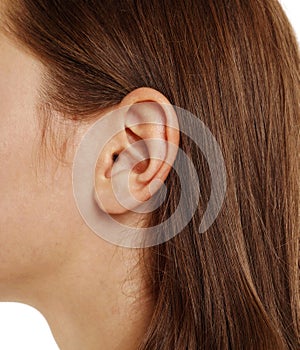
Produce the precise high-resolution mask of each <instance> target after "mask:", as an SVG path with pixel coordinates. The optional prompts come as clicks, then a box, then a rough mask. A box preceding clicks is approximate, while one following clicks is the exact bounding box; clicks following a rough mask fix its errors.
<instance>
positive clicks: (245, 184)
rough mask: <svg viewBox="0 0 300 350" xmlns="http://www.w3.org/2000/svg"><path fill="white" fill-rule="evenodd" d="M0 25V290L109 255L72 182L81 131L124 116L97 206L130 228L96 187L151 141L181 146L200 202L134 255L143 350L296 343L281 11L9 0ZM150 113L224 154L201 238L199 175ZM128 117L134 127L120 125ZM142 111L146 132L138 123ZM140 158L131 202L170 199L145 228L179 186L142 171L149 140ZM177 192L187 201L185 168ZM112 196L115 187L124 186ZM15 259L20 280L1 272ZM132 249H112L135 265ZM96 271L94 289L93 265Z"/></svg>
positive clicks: (291, 113) (165, 171)
mask: <svg viewBox="0 0 300 350" xmlns="http://www.w3.org/2000/svg"><path fill="white" fill-rule="evenodd" d="M1 20H2V25H3V31H4V33H5V35H3V36H2V37H1V42H0V45H1V55H0V60H1V61H0V64H1V65H0V69H1V81H0V84H1V85H0V89H1V97H2V96H4V98H3V99H2V100H1V102H0V104H1V105H0V107H1V114H3V119H2V122H1V123H3V126H2V128H1V134H2V135H1V138H2V140H3V142H2V144H1V149H0V151H1V154H2V155H3V156H1V158H3V159H2V161H3V163H2V164H4V167H2V168H1V169H2V171H1V182H2V183H3V184H4V196H3V199H2V201H1V206H4V207H5V208H7V209H6V210H4V209H3V210H2V211H1V213H2V214H1V221H0V225H1V227H2V230H1V237H2V238H1V239H3V242H6V248H5V253H4V254H3V257H4V258H3V260H4V263H3V264H2V270H3V271H2V270H1V276H0V279H1V280H5V282H7V280H8V279H9V276H10V274H11V273H12V271H13V276H14V278H16V280H18V279H19V278H20V271H22V277H23V278H25V279H26V278H28V276H31V277H32V278H35V279H36V278H37V277H39V278H42V277H43V278H45V277H44V276H45V275H47V273H48V275H50V274H51V273H52V274H53V271H55V272H56V273H57V271H59V268H60V266H62V265H63V264H64V263H65V264H67V263H66V261H72V259H75V258H76V259H77V258H78V256H80V257H81V259H82V261H89V259H91V258H90V257H89V256H86V255H84V257H83V253H82V251H84V252H85V254H88V253H87V252H90V251H91V255H93V256H94V255H97V252H99V251H101V254H102V253H103V254H104V255H105V256H106V259H109V257H110V254H113V252H114V248H113V246H110V245H109V244H107V243H106V242H102V241H101V239H100V238H98V237H97V236H93V238H91V236H92V234H91V232H89V228H88V227H86V225H85V224H84V223H83V221H82V219H81V217H80V215H79V213H78V212H77V209H76V205H75V202H74V199H73V194H72V181H71V172H72V160H73V157H74V154H75V150H76V147H77V146H78V144H79V142H80V140H81V137H82V135H83V134H84V132H85V131H86V130H87V128H88V127H89V126H90V125H91V124H92V123H93V122H94V121H96V120H98V119H101V118H102V117H103V116H104V115H105V114H107V112H111V111H115V110H118V109H119V108H125V109H124V110H125V111H127V112H128V114H126V113H124V115H123V119H122V118H120V119H119V120H120V122H121V123H123V124H121V130H123V131H122V132H121V133H120V134H118V136H116V137H115V138H114V139H112V140H111V142H109V143H108V144H107V147H106V148H105V149H104V153H103V155H102V158H101V156H100V158H99V161H98V163H97V165H98V166H97V170H96V171H98V173H97V172H96V191H98V192H99V193H100V194H101V193H102V195H103V193H104V194H105V196H104V198H105V201H106V207H105V208H104V207H101V209H102V210H103V209H104V210H106V211H107V212H108V213H110V214H114V215H116V216H118V215H120V214H122V219H120V218H119V219H120V220H122V221H125V222H130V221H131V220H133V213H131V211H130V210H129V211H126V210H125V211H124V210H123V209H122V208H120V207H118V206H117V204H116V202H115V201H114V199H113V194H112V190H111V187H110V180H107V179H108V178H109V177H107V176H106V175H107V174H109V171H110V168H111V167H112V164H113V159H114V156H115V155H118V154H119V153H120V151H122V150H123V149H125V148H126V146H128V145H129V144H130V143H131V142H133V141H137V140H142V141H144V140H146V139H147V138H160V139H163V140H166V141H170V142H171V143H173V144H174V145H179V146H180V148H181V149H182V150H183V152H184V153H185V154H187V155H188V156H189V157H190V159H191V160H192V162H193V164H194V166H195V168H196V171H197V173H198V177H199V181H200V197H199V205H198V208H197V210H196V212H195V214H194V216H193V218H192V220H191V221H190V222H189V224H188V225H187V226H186V227H185V228H184V230H183V231H182V232H180V233H179V234H178V235H177V236H176V237H174V238H173V239H171V240H169V241H167V242H165V243H164V244H161V245H158V246H155V247H152V248H148V249H146V250H145V255H146V256H147V259H146V260H147V266H146V269H145V271H146V272H147V273H146V274H145V273H144V272H143V274H142V275H143V279H144V281H145V282H146V283H145V285H146V286H147V290H148V292H149V294H150V295H151V299H152V300H153V303H154V306H153V309H152V310H153V315H152V320H151V322H150V324H149V327H148V328H147V332H146V335H145V337H144V339H143V341H142V345H141V348H143V349H170V348H175V349H198V348H199V347H200V348H201V347H202V348H204V349H211V348H222V349H226V348H228V349H229V348H264V349H273V348H282V349H284V348H293V347H294V348H295V347H297V344H298V343H297V341H298V340H297V337H298V336H299V333H298V332H299V330H298V329H297V326H298V325H297V317H298V316H299V305H298V301H299V294H298V288H297V276H298V271H297V262H298V256H297V247H298V236H297V233H298V229H299V228H298V226H297V224H298V222H297V220H298V200H299V191H298V186H297V179H298V177H299V175H298V169H297V166H296V164H297V163H296V156H297V154H296V149H297V148H296V147H297V142H298V141H297V133H298V130H297V121H298V119H297V118H298V117H299V53H298V48H297V44H296V40H295V36H294V33H293V32H292V30H291V27H290V25H289V23H288V21H287V19H286V17H285V15H284V13H283V11H282V9H281V7H280V5H279V4H278V3H277V2H276V1H265V2H258V1H247V2H243V1H239V0H235V1H233V0H232V1H226V2H224V1H220V2H213V1H197V2H195V1H185V2H183V1H176V2H175V3H174V2H171V1H152V2H149V1H138V2H134V1H129V0H128V1H122V2H117V1H107V2H100V1H53V2H46V1H42V0H40V1H30V0H23V1H22V0H20V1H14V2H12V3H9V2H6V4H5V5H3V6H2V11H1ZM13 43H14V44H13ZM18 45H19V46H18ZM147 101H148V102H149V101H152V102H154V103H155V104H152V106H155V107H153V109H152V110H151V108H150V105H151V104H148V106H149V108H146V109H143V108H139V107H140V106H141V104H140V103H141V102H147ZM161 103H163V104H169V105H175V106H179V107H181V108H183V109H186V110H188V111H189V112H191V113H193V114H194V115H196V116H197V117H198V118H199V119H200V120H202V121H203V122H204V123H205V125H206V126H207V127H208V128H209V129H210V131H211V132H212V134H213V135H214V137H215V138H216V140H217V142H218V143H219V145H220V149H221V151H222V154H223V157H224V161H225V166H226V172H227V192H226V197H225V200H224V203H223V207H222V210H221V211H220V213H219V215H218V217H217V219H216V220H215V222H214V223H213V225H212V226H211V227H210V228H209V229H208V230H207V231H206V232H205V233H203V234H201V235H200V234H199V233H198V228H199V225H200V222H201V218H202V216H203V213H204V211H205V208H206V205H207V202H208V199H209V196H210V189H211V179H210V172H209V167H208V165H207V162H206V160H205V158H204V156H203V154H202V153H201V151H200V150H199V148H198V147H197V146H196V145H195V143H194V142H193V141H192V140H190V139H189V138H188V137H187V136H186V135H184V134H183V133H181V134H180V139H179V134H178V133H177V132H176V130H170V129H169V128H168V127H167V126H164V127H162V126H161V121H162V124H164V123H166V122H167V123H169V122H170V123H176V114H174V113H168V112H166V110H165V109H163V108H162V107H161V106H160V104H161ZM126 106H132V109H131V110H130V109H129V108H127V109H126ZM133 110H134V111H135V115H137V118H138V120H139V122H140V123H141V125H140V126H139V128H127V126H128V124H126V121H128V119H127V118H129V115H130V112H132V111H133ZM149 115H150V116H151V118H152V116H153V117H155V118H154V121H155V123H158V125H156V127H149V125H145V124H143V123H142V121H143V120H145V118H146V119H147V118H148V116H149ZM180 120H181V123H182V122H183V121H182V119H180ZM181 127H182V124H180V123H179V129H181ZM185 127H186V125H185ZM187 127H188V128H193V125H188V126H187ZM108 132H109V131H108V130H103V135H105V134H106V133H108ZM99 137H101V135H100V136H99ZM40 142H41V143H40ZM41 150H42V152H41ZM37 152H39V153H37ZM140 152H141V153H142V154H144V155H145V156H147V155H148V157H149V158H150V161H145V162H143V163H141V164H140V166H139V167H138V168H136V169H135V170H136V171H135V174H136V177H134V178H133V180H132V183H131V184H130V185H131V190H132V191H133V192H134V195H135V196H136V197H137V198H138V199H139V200H140V201H141V202H143V201H145V200H147V199H148V198H149V196H150V195H151V193H149V191H148V192H147V186H146V185H147V181H148V180H149V179H150V177H151V176H152V177H153V176H154V177H157V178H158V179H161V180H163V181H164V182H165V185H166V187H167V191H168V192H167V193H168V196H167V199H166V200H165V201H164V203H163V204H162V206H160V207H159V208H158V209H156V210H155V211H154V212H153V213H151V214H149V215H147V216H145V218H146V219H147V225H152V226H154V225H157V224H159V223H160V222H162V221H164V220H166V219H167V218H168V217H169V216H170V215H171V214H172V213H173V212H174V210H175V208H176V205H177V204H178V201H179V197H180V188H181V187H180V182H179V179H178V177H177V176H176V174H175V171H174V170H173V169H170V164H169V165H167V164H164V163H161V162H153V160H152V163H151V154H152V153H151V152H153V149H152V148H151V146H149V145H148V147H147V142H145V143H144V146H143V148H142V149H141V150H140ZM53 156H55V157H54V158H58V160H55V159H53ZM175 156H176V154H171V155H170V157H171V158H172V157H175ZM33 160H34V161H35V160H36V161H37V160H38V162H33ZM175 162H178V158H177V159H176V160H175ZM33 164H35V165H36V166H33ZM151 164H152V165H151ZM153 164H154V165H153ZM149 169H150V170H149ZM149 172H150V173H149ZM34 174H35V176H36V177H34V176H33V175H34ZM143 174H148V175H149V176H150V177H149V176H148V177H147V176H146V175H144V177H143ZM152 177H151V178H152ZM141 179H144V182H143V181H141ZM186 182H187V183H188V184H189V188H190V192H191V194H193V188H194V186H195V184H194V182H193V178H192V176H191V174H190V173H189V172H187V173H186ZM119 186H120V187H121V190H122V186H124V182H122V181H121V180H120V181H119ZM190 200H191V201H193V200H194V198H190ZM104 206H105V203H104ZM180 214H182V215H180ZM183 214H184V213H179V215H178V220H182V216H183ZM174 225H175V226H176V224H174ZM175 226H174V227H169V230H170V232H172V231H173V230H176V227H175ZM164 234H167V233H164ZM87 235H89V241H88V242H87V241H86V239H87V238H86V237H87ZM19 242H20V243H21V247H18V249H15V247H17V246H18V244H19ZM125 252H126V253H125ZM17 253H19V254H18V258H20V259H21V260H20V261H21V262H22V264H19V265H18V264H17V265H18V266H19V267H20V266H22V269H19V268H18V269H16V268H13V266H17V265H15V261H16V259H17V256H16V254H17ZM139 253H140V252H135V253H132V252H131V253H129V251H127V250H123V251H122V254H125V258H128V259H129V256H130V257H131V256H132V255H134V256H135V258H134V261H135V262H136V259H138V257H139ZM12 257H13V259H12ZM77 260H78V259H77ZM104 260H105V259H104V258H103V261H104ZM12 262H13V263H14V264H12ZM139 264H142V262H139ZM133 265H134V263H132V266H133ZM3 266H4V267H3ZM118 268H120V267H118ZM14 269H15V271H14ZM97 273H103V275H102V276H101V278H104V277H103V276H105V268H104V267H103V269H102V270H101V271H100V272H99V271H97ZM97 277H98V276H97ZM6 284H7V283H6Z"/></svg>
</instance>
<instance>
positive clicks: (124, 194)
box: [95, 88, 179, 214]
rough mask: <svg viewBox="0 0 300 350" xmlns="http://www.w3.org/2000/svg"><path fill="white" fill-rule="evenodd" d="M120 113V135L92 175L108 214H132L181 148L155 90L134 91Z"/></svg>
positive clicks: (173, 119) (172, 118) (173, 121)
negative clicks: (129, 212)
mask: <svg viewBox="0 0 300 350" xmlns="http://www.w3.org/2000/svg"><path fill="white" fill-rule="evenodd" d="M141 89H142V91H141ZM151 97H152V98H151ZM162 101H164V103H163V102H162ZM166 102H167V103H166ZM119 108H120V111H121V110H123V111H122V112H121V115H122V117H121V124H122V130H121V132H120V133H119V134H118V135H116V136H115V137H113V138H112V140H111V141H110V142H109V143H108V144H107V145H106V146H105V147H104V149H103V152H102V153H103V154H102V155H101V156H100V158H99V161H98V165H97V167H96V169H97V171H96V174H95V177H96V179H95V180H96V181H95V191H96V195H97V201H98V204H99V206H100V208H101V209H102V210H104V211H105V212H107V213H109V214H124V213H125V212H127V211H131V210H134V209H135V208H136V207H137V206H139V205H141V204H143V203H145V202H146V201H147V200H148V199H149V198H150V197H151V196H153V194H154V193H155V192H156V191H157V190H159V187H160V186H161V185H162V184H163V182H164V181H165V179H166V178H167V176H168V174H169V172H170V170H171V167H172V164H173V162H174V160H175V158H176V153H177V147H178V143H179V130H178V121H177V116H176V113H175V110H174V109H173V107H172V106H171V104H170V103H169V102H168V101H167V100H166V98H165V97H164V96H163V95H162V94H160V93H159V92H158V91H156V90H153V89H149V88H140V89H137V90H135V91H133V92H131V93H130V96H129V95H127V98H124V100H123V101H122V103H121V104H120V106H119ZM169 144H171V146H172V147H170V145H169ZM101 159H102V160H103V159H106V162H103V161H102V163H101ZM108 160H109V161H108ZM103 175H104V176H103Z"/></svg>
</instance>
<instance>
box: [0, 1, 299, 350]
mask: <svg viewBox="0 0 300 350" xmlns="http://www.w3.org/2000/svg"><path fill="white" fill-rule="evenodd" d="M264 1H268V0H264ZM281 3H282V5H283V8H284V9H285V11H286V13H287V15H288V17H289V18H290V21H291V23H292V25H293V26H294V29H295V31H296V35H297V37H298V41H299V42H300V1H299V0H281ZM0 349H1V350H58V347H57V345H56V343H55V341H54V339H53V337H52V335H51V331H50V328H49V326H48V324H47V322H46V320H45V318H44V317H43V316H42V315H41V313H40V312H38V311H37V310H35V309H34V308H32V307H30V306H27V305H24V304H19V303H0Z"/></svg>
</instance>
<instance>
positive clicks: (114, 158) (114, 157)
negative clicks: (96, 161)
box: [112, 152, 119, 162]
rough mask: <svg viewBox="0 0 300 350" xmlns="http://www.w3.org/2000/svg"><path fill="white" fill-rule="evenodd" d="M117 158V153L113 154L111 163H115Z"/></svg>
mask: <svg viewBox="0 0 300 350" xmlns="http://www.w3.org/2000/svg"><path fill="white" fill-rule="evenodd" d="M118 158H119V153H116V152H115V153H114V154H113V155H112V160H113V162H116V161H117V160H118Z"/></svg>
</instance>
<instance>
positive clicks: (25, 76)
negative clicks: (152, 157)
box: [0, 34, 178, 350]
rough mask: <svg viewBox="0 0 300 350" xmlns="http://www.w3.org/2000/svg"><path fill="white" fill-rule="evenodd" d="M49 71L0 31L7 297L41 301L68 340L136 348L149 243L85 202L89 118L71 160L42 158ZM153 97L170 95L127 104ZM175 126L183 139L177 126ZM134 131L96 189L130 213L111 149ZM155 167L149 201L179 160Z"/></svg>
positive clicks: (140, 93)
mask: <svg viewBox="0 0 300 350" xmlns="http://www.w3.org/2000/svg"><path fill="white" fill-rule="evenodd" d="M42 73H43V66H42V64H41V63H40V62H39V61H38V60H37V59H35V58H33V57H32V56H31V55H29V54H28V53H26V52H25V50H22V49H21V48H20V47H17V46H16V44H15V43H13V42H12V41H11V40H10V39H8V38H7V37H5V36H4V35H2V34H0V96H1V99H0V115H1V118H0V133H1V134H0V140H1V141H0V161H1V167H0V181H1V201H0V244H1V253H0V301H16V302H22V303H26V304H29V305H31V306H33V307H35V308H36V309H38V310H39V311H40V312H41V313H42V314H43V315H44V316H45V318H46V320H47V321H48V323H49V325H50V328H51V330H52V332H53V335H54V337H55V339H56V342H57V344H58V346H59V347H60V348H61V349H70V350H71V349H72V350H77V349H99V348H100V349H125V350H126V349H134V348H136V347H137V344H138V343H139V341H140V339H141V338H142V336H143V334H144V332H145V330H146V327H147V325H148V324H149V322H150V319H151V315H152V312H153V300H152V299H151V296H150V295H149V293H147V289H146V286H145V280H146V279H145V276H144V272H143V269H142V268H141V266H140V265H139V264H138V261H139V258H140V251H139V250H137V249H126V248H122V247H118V246H116V245H114V244H111V243H109V242H107V241H105V240H104V239H102V238H101V237H99V236H98V235H96V234H95V233H94V232H92V231H91V230H90V229H89V227H88V226H87V225H86V224H85V223H84V221H83V219H82V217H81V216H80V214H79V212H78V209H77V207H76V205H75V201H74V198H73V191H72V160H73V157H74V153H75V150H76V147H77V146H78V144H79V141H80V139H81V137H82V135H83V133H84V131H85V130H86V128H87V126H82V127H78V130H77V131H76V133H75V135H74V137H73V139H72V141H73V142H72V145H71V146H69V148H68V150H67V151H68V152H67V154H68V156H67V160H66V163H65V164H62V163H59V162H58V161H57V160H56V159H55V157H53V156H51V154H47V155H45V158H44V159H43V164H44V165H43V166H42V167H39V166H38V165H37V162H36V159H37V153H38V151H39V150H40V148H41V145H40V143H39V139H38V137H37V135H39V132H40V125H39V124H38V122H37V118H38V114H37V111H36V109H35V106H36V105H37V103H38V89H39V87H40V84H41V76H42ZM144 100H145V101H147V100H152V101H158V102H159V101H163V102H168V101H166V99H165V98H164V97H163V96H162V95H161V94H159V93H158V92H157V91H155V90H152V89H147V88H141V89H138V90H136V91H134V92H133V93H131V94H130V96H127V97H126V98H125V99H124V101H122V102H121V106H123V105H127V104H131V103H135V102H141V101H144ZM116 107H120V106H116ZM106 112H107V111H102V112H101V113H99V118H100V117H101V116H102V115H103V114H105V113H106ZM134 132H136V134H140V135H142V136H141V137H144V136H143V135H144V134H145V135H147V136H145V137H151V136H153V135H154V136H155V135H156V133H157V132H161V130H160V131H157V130H156V129H155V128H152V129H145V128H143V127H142V128H140V129H137V130H134ZM166 134H168V138H169V140H170V141H171V142H173V143H175V144H177V143H178V134H177V133H176V132H175V133H173V134H172V133H166ZM140 135H139V137H140ZM163 135H164V134H163ZM125 136H126V135H122V134H121V135H119V136H118V137H117V138H116V139H115V141H114V142H112V143H111V144H109V145H108V146H107V147H106V148H105V150H104V156H103V155H102V156H103V157H102V158H101V157H100V163H99V162H98V163H97V171H96V179H98V180H97V181H96V189H95V190H96V192H98V193H101V192H105V194H106V196H107V198H108V199H109V200H108V202H107V207H106V208H105V210H107V212H110V213H112V214H115V213H121V214H122V215H121V217H120V221H122V222H125V223H126V222H130V221H132V213H131V212H130V211H126V210H123V208H121V209H122V210H121V209H120V207H119V206H118V205H117V204H116V203H115V202H114V200H113V199H112V193H111V191H110V188H111V185H110V182H109V181H110V180H109V178H107V177H105V176H104V177H103V174H106V173H107V172H109V170H110V169H109V167H110V166H111V164H110V163H109V162H108V163H106V162H105V161H104V160H103V159H108V158H110V157H111V155H112V154H113V153H114V152H115V149H120V148H121V149H123V148H126V145H127V143H128V140H127V139H126V137H125ZM124 140H125V141H124ZM101 159H102V161H101ZM99 164H100V165H99ZM152 165H153V163H152ZM151 169H152V170H151V171H152V173H149V166H147V164H143V167H142V168H141V169H140V173H141V172H142V173H143V174H144V177H143V174H142V177H141V176H140V177H133V180H132V181H133V191H134V189H136V191H137V193H139V200H141V201H143V200H146V199H148V197H149V191H148V190H147V187H146V184H147V183H148V182H149V178H150V177H152V178H153V177H157V178H159V179H161V180H164V179H165V178H166V176H167V175H168V172H169V170H170V169H169V166H162V165H161V164H160V163H159V162H158V163H157V164H156V166H152V168H151ZM147 170H148V172H147ZM139 175H141V174H139ZM101 176H102V177H101ZM149 176H150V177H149ZM138 180H139V181H138ZM143 181H144V182H143ZM104 204H105V203H104ZM102 209H103V208H102ZM146 258H147V256H146V257H145V259H146Z"/></svg>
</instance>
